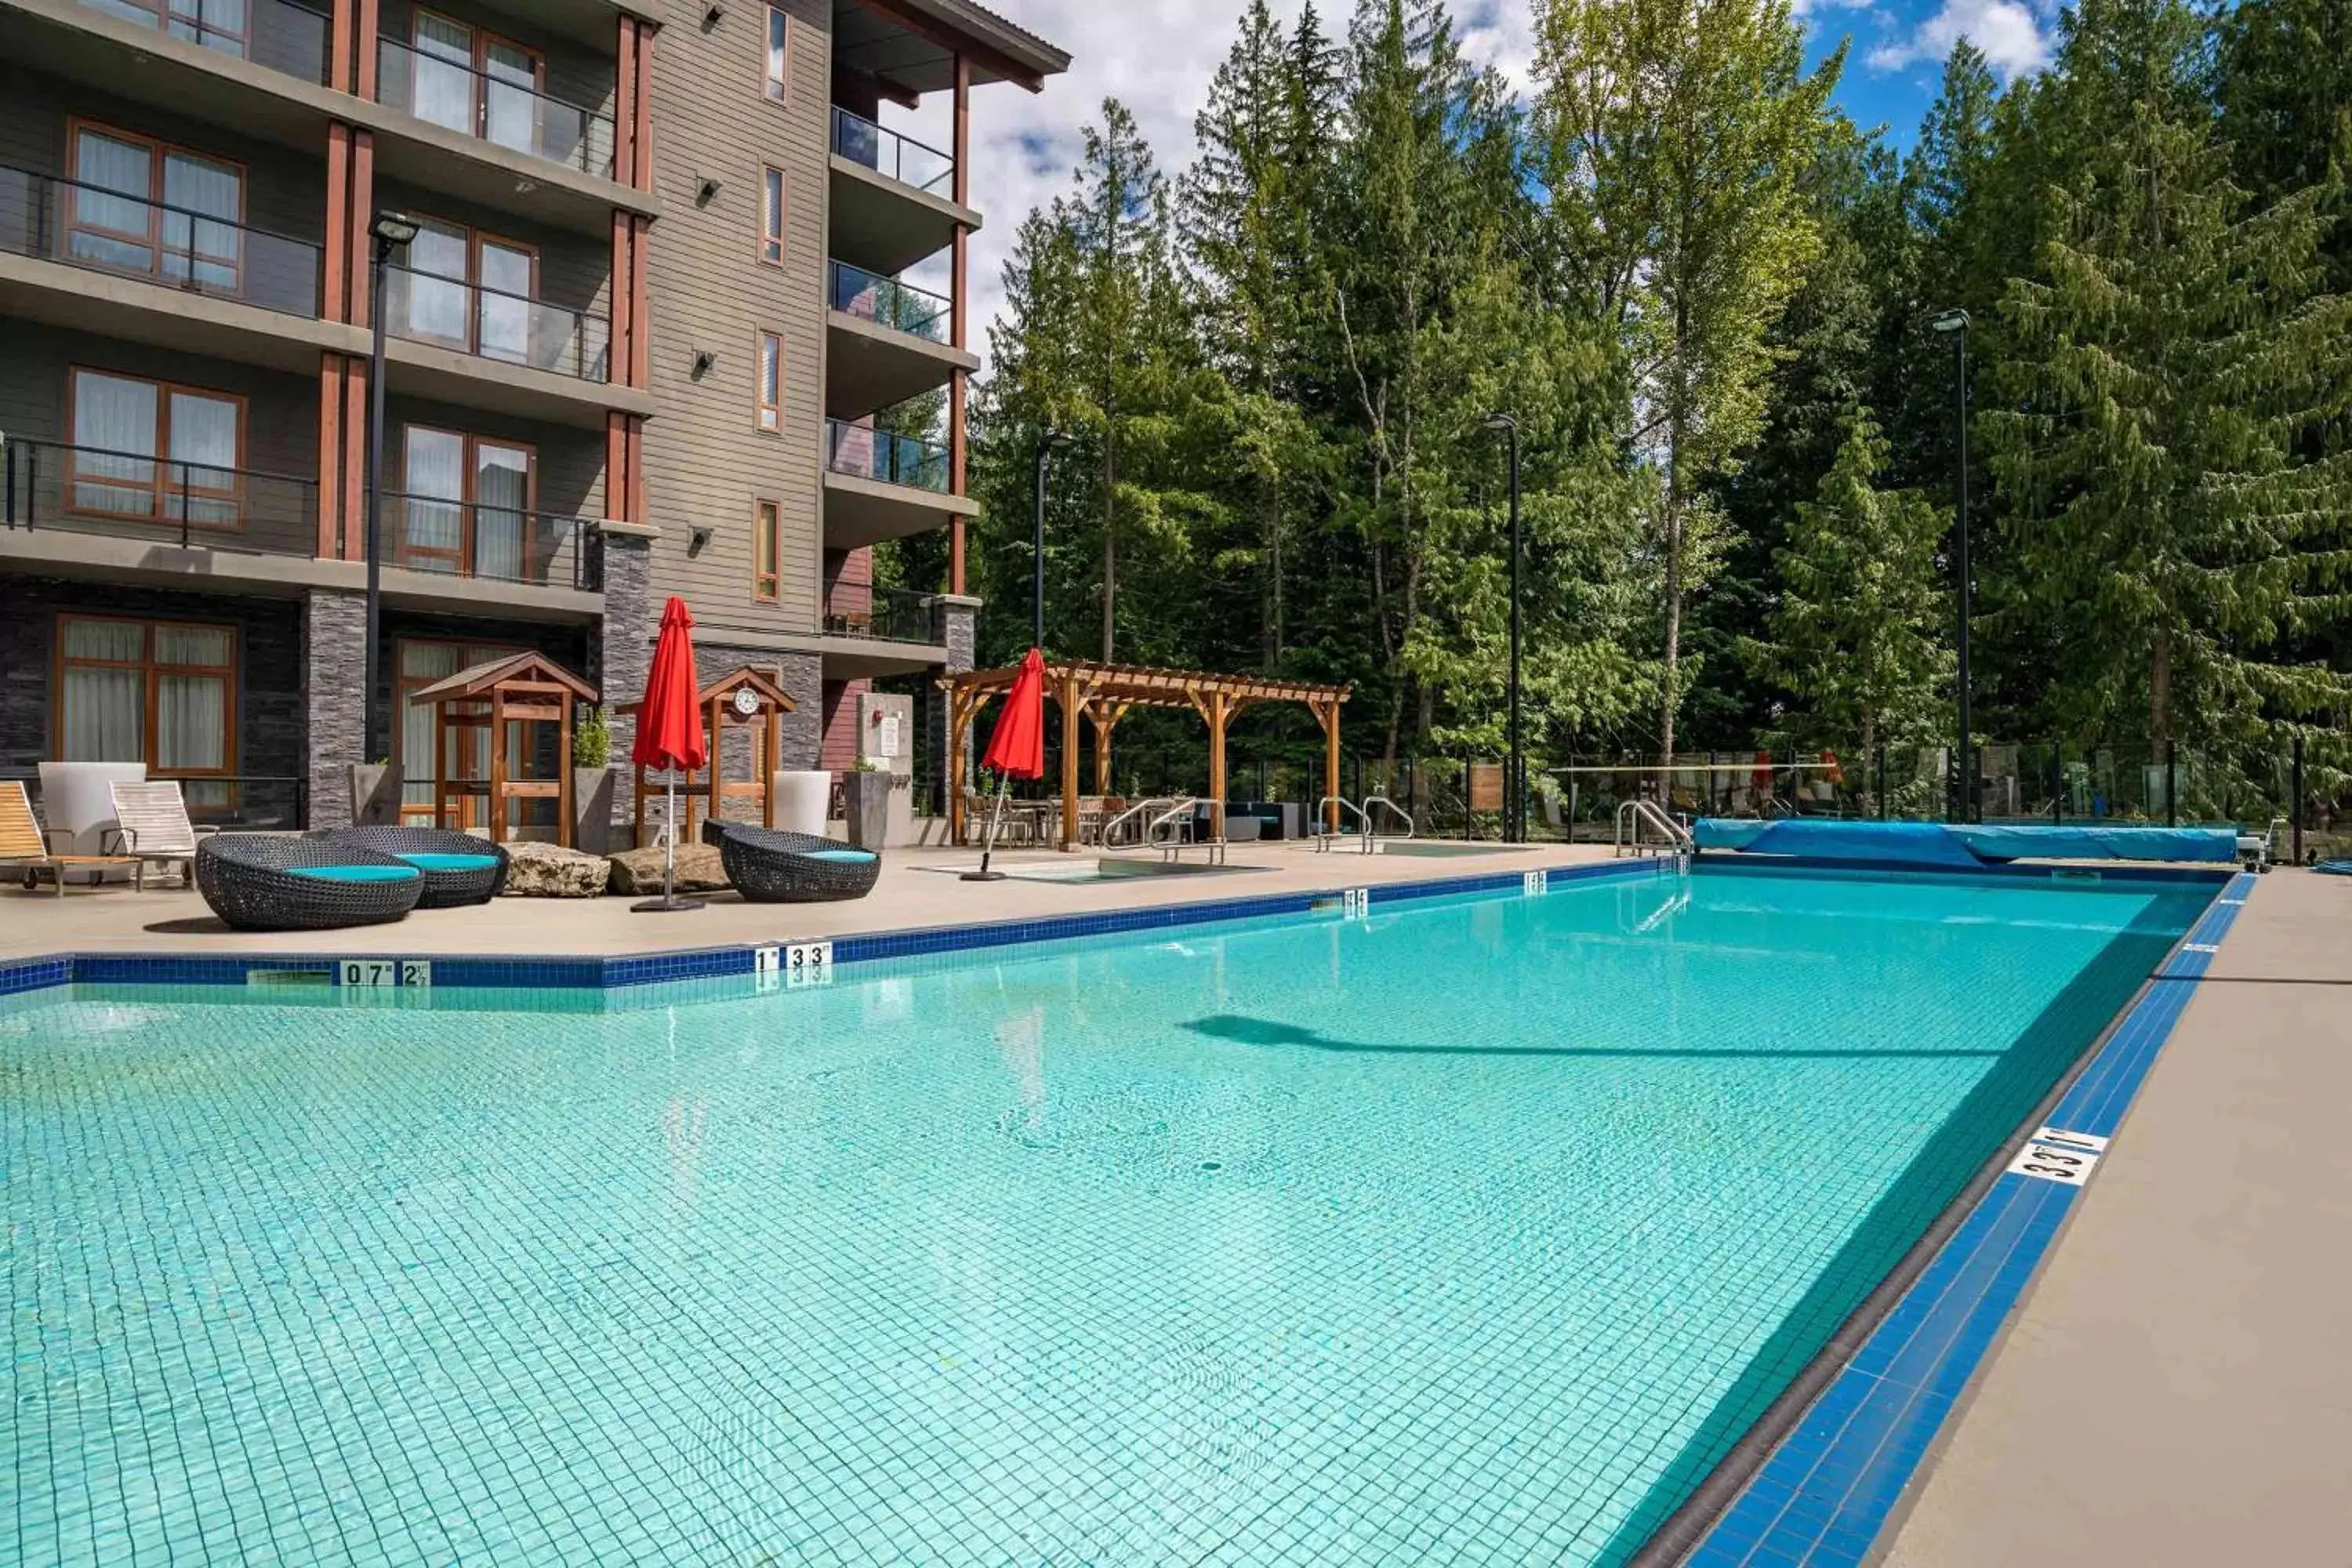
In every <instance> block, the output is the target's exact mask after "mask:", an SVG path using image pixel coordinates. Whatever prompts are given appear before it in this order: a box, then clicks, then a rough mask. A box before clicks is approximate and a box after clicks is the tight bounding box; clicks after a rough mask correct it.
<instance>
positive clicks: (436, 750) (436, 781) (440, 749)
mask: <svg viewBox="0 0 2352 1568" xmlns="http://www.w3.org/2000/svg"><path fill="white" fill-rule="evenodd" d="M448 757H449V705H448V704H447V703H446V702H436V703H435V704H434V705H433V826H436V827H459V826H464V825H463V824H462V823H457V822H452V821H450V820H449V787H448V783H447V781H446V780H445V779H443V778H442V776H441V770H442V769H444V768H446V767H447V766H448V765H449V763H448Z"/></svg>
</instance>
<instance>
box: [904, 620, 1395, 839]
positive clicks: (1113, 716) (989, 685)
mask: <svg viewBox="0 0 2352 1568" xmlns="http://www.w3.org/2000/svg"><path fill="white" fill-rule="evenodd" d="M1020 673H1021V672H1020V670H1019V669H1018V668H1010V667H1008V668H1003V669H970V670H964V671H961V672H960V673H958V674H955V675H950V676H948V677H946V678H945V679H941V680H940V687H941V688H943V689H945V690H946V692H947V694H948V781H949V784H948V813H949V819H948V826H949V837H950V839H951V840H952V841H953V842H955V843H958V844H961V843H962V842H963V841H964V831H965V827H966V824H965V822H964V819H963V775H964V735H965V732H966V731H969V730H970V729H971V722H972V721H973V719H974V718H976V717H977V716H978V715H979V712H980V710H981V708H982V705H984V704H985V703H986V702H987V701H988V700H989V699H990V698H992V697H1002V696H1003V695H1004V693H1006V692H1007V691H1010V690H1012V689H1013V679H1015V678H1016V677H1017V676H1018V675H1019V674H1020ZM1045 695H1046V697H1047V698H1049V699H1051V700H1052V701H1053V702H1054V704H1055V706H1056V707H1058V708H1059V709H1060V710H1061V711H1062V835H1061V839H1062V847H1063V848H1064V849H1075V848H1076V847H1078V721H1079V720H1080V719H1081V718H1084V719H1085V720H1086V721H1087V722H1088V723H1089V724H1091V725H1093V726H1094V732H1095V793H1096V794H1097V795H1108V794H1109V793H1110V741H1111V732H1112V731H1114V730H1116V729H1118V721H1120V720H1121V719H1124V718H1126V717H1127V714H1128V710H1129V709H1131V708H1134V707H1137V706H1139V705H1140V706H1142V707H1146V708H1188V707H1189V708H1191V709H1192V710H1194V711H1195V712H1197V713H1199V714H1200V715H1201V718H1202V721H1203V722H1205V723H1206V724H1207V725H1208V726H1209V793H1208V798H1209V799H1210V800H1211V801H1212V802H1213V803H1214V804H1215V805H1216V810H1215V812H1214V813H1213V818H1214V821H1215V824H1216V829H1217V838H1218V840H1219V841H1220V842H1223V838H1224V836H1225V816H1224V805H1225V727H1226V726H1227V725H1228V724H1230V723H1231V722H1233V718H1234V714H1236V713H1239V712H1240V711H1241V710H1243V709H1244V708H1245V707H1247V706H1249V704H1251V703H1253V702H1303V703H1305V704H1306V705H1307V711H1309V712H1311V713H1313V714H1314V715H1315V721H1316V722H1317V723H1318V724H1319V725H1321V726H1322V729H1323V779H1324V784H1323V793H1324V794H1325V795H1338V794H1339V709H1340V707H1341V705H1342V704H1344V703H1345V702H1346V701H1347V700H1348V697H1349V688H1347V687H1345V686H1317V685H1313V684H1310V683H1308V682H1306V681H1298V680H1266V679H1259V678H1258V677H1256V676H1254V675H1212V674H1210V673H1208V672H1207V671H1205V670H1196V669H1159V668H1150V667H1147V666H1143V665H1131V664H1092V663H1088V662H1087V661H1085V660H1080V659H1072V660H1065V661H1062V662H1060V663H1049V664H1047V665H1046V667H1045ZM1328 815H1329V816H1330V818H1331V822H1330V826H1329V830H1330V831H1331V832H1334V833H1336V832H1338V831H1339V807H1338V806H1336V805H1335V806H1333V807H1331V808H1330V811H1329V813H1328Z"/></svg>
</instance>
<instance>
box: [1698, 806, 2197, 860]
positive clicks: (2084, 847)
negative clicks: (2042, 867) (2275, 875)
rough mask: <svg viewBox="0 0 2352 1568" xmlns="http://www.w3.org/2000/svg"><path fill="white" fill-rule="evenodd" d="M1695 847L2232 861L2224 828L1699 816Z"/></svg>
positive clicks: (1837, 856)
mask: <svg viewBox="0 0 2352 1568" xmlns="http://www.w3.org/2000/svg"><path fill="white" fill-rule="evenodd" d="M1691 836H1692V837H1693V838H1694V839H1695V840H1696V842H1697V844H1698V847H1700V848H1701V849H1747V850H1752V851H1754V852H1756V853H1758V854H1762V855H1803V856H1808V857H1810V858H1813V859H1817V860H1900V861H1903V862H1905V863H1906V864H1909V865H1916V866H1948V867H1952V868H1958V869H1963V870H1967V869H1974V868H1978V867H1981V866H1987V865H1999V864H2000V863H2002V862H2004V861H2009V860H2026V859H2034V860H2170V861H2181V860H2197V861H2205V860H2210V861H2214V862H2217V863H2219V864H2223V865H2226V864H2228V863H2229V862H2231V861H2232V860H2234V859H2236V858H2237V853H2238V836H2237V834H2236V832H2235V831H2234V830H2233V829H2231V828H2227V827H2108V826H2091V825H2084V826H2071V827H2058V826H2052V827H2009V826H2001V827H1972V826H1955V825H1951V824H1947V823H1941V822H1839V821H1808V820H1806V819H1805V818H1802V817H1792V818H1788V819H1785V820H1782V821H1779V822H1757V821H1748V820H1744V819H1740V818H1734V817H1720V816H1702V817H1700V818H1699V819H1698V820H1697V821H1696V823H1694V824H1692V826H1691Z"/></svg>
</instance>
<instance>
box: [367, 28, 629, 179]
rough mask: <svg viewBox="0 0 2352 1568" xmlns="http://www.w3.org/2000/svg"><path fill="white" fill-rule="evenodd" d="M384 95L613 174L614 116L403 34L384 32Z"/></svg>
mask: <svg viewBox="0 0 2352 1568" xmlns="http://www.w3.org/2000/svg"><path fill="white" fill-rule="evenodd" d="M376 101H377V102H379V103H381V104H383V106H384V107H385V108H387V109H396V110H401V111H402V112H403V113H405V114H413V115H415V117H416V118H417V119H419V120H422V121H425V123H426V124H428V125H437V126H439V127H441V128H442V129H443V130H445V131H450V132H456V133H457V135H460V136H471V137H474V138H475V139H477V140H478V141H482V142H488V143H490V144H491V145H492V146H496V147H503V148H505V149H506V150H507V151H509V152H510V153H521V154H523V155H524V156H526V157H530V158H538V159H542V160H544V161H545V162H547V163H558V164H561V165H562V166H563V167H565V168H567V169H573V170H577V171H578V172H579V173H581V174H587V175H590V176H592V177H593V178H596V179H600V180H609V179H611V178H612V177H613V119H612V116H610V115H608V114H602V113H599V112H598V111H596V110H593V109H587V108H583V107H582V106H581V105H579V104H574V103H566V102H564V101H563V100H562V99H559V98H550V97H549V96H548V95H547V94H545V93H543V92H541V91H539V90H538V89H537V88H536V86H534V85H533V84H532V83H530V82H528V81H522V80H518V79H514V78H512V77H501V76H497V75H493V74H491V73H490V72H488V71H482V70H478V69H476V68H474V67H473V66H472V65H471V64H469V63H467V62H466V61H463V60H456V59H450V58H445V57H443V56H439V55H434V54H429V53H426V52H425V51H424V50H421V49H418V48H415V47H412V46H410V45H408V44H404V43H403V42H401V41H400V40H399V39H398V38H388V37H379V38H378V39H376Z"/></svg>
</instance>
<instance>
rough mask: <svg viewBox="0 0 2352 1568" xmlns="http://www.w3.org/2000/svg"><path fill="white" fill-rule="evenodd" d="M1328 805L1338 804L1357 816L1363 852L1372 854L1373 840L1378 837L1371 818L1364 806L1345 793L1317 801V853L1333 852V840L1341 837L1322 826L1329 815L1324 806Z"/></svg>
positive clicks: (1358, 832) (1357, 829)
mask: <svg viewBox="0 0 2352 1568" xmlns="http://www.w3.org/2000/svg"><path fill="white" fill-rule="evenodd" d="M1327 805H1336V806H1338V807H1339V809H1340V810H1342V811H1346V812H1351V813H1353V814H1354V816H1355V818H1356V837H1357V838H1358V839H1359V840H1360V842H1361V843H1362V845H1363V850H1362V852H1363V853H1364V854H1366V855H1369V854H1370V853H1371V852H1372V841H1373V839H1374V837H1376V835H1374V833H1373V832H1372V823H1371V819H1370V817H1368V816H1365V815H1364V812H1363V808H1362V807H1361V806H1360V805H1357V804H1356V803H1355V802H1354V801H1351V800H1349V798H1348V797H1347V796H1346V795H1325V796H1324V797H1323V798H1322V799H1320V800H1318V801H1317V802H1316V803H1315V821H1316V823H1317V824H1318V827H1317V830H1316V834H1315V853H1317V854H1318V855H1328V854H1329V853H1330V852H1331V845H1332V841H1333V840H1335V839H1337V838H1338V837H1339V834H1338V833H1336V832H1328V831H1325V830H1324V829H1323V828H1322V827H1321V826H1320V824H1321V823H1322V822H1323V821H1324V819H1325V816H1326V815H1327V814H1326V813H1325V811H1324V809H1323V808H1324V807H1325V806H1327Z"/></svg>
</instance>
